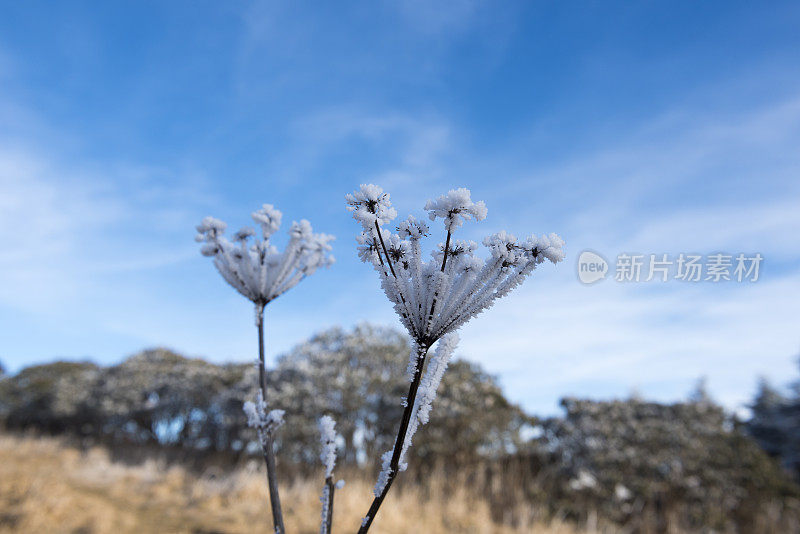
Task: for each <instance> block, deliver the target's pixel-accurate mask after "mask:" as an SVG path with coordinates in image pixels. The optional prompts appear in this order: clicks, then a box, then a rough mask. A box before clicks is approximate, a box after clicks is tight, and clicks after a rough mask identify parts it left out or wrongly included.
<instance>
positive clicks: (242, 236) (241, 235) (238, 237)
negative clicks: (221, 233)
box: [233, 226, 256, 242]
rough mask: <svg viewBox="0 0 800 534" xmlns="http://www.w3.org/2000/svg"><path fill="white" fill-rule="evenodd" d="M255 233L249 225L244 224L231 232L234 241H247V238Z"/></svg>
mask: <svg viewBox="0 0 800 534" xmlns="http://www.w3.org/2000/svg"><path fill="white" fill-rule="evenodd" d="M254 235H256V231H255V230H253V229H252V228H250V227H249V226H244V227H243V228H242V229H241V230H239V231H238V232H236V233H235V234H233V239H234V241H238V242H241V241H247V239H248V238H250V237H253V236H254Z"/></svg>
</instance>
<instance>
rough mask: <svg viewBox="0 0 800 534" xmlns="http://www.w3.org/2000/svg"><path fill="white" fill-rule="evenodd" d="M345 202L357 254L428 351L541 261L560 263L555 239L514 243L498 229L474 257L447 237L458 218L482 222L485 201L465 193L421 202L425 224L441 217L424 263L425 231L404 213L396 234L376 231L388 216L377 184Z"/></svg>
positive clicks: (473, 246)
mask: <svg viewBox="0 0 800 534" xmlns="http://www.w3.org/2000/svg"><path fill="white" fill-rule="evenodd" d="M346 199H347V203H348V209H349V210H350V211H352V212H353V216H354V218H355V219H356V220H358V221H359V222H360V223H361V224H362V226H363V231H362V233H361V235H360V236H358V237H357V241H358V244H359V246H358V250H359V257H360V258H361V260H362V261H364V262H365V263H370V264H372V265H373V267H374V268H375V270H376V271H377V272H378V274H379V276H380V278H381V286H382V288H383V290H384V292H385V293H386V296H387V297H388V298H389V300H390V301H391V302H392V304H393V305H394V307H395V311H396V312H397V314H398V315H399V316H400V320H401V322H402V323H403V325H404V326H405V327H406V329H407V330H408V332H409V334H410V335H411V337H412V339H413V340H414V342H415V344H416V345H417V347H419V348H423V349H424V348H428V347H430V346H431V345H433V344H434V343H435V342H436V341H437V340H439V339H440V338H442V336H444V335H445V334H447V333H449V332H454V331H455V330H457V329H458V328H459V327H460V326H461V325H463V324H464V323H466V322H467V321H469V320H470V319H471V318H472V317H475V316H476V315H478V314H479V313H481V312H482V311H484V310H486V309H487V308H489V307H490V306H492V304H494V302H495V301H496V300H497V299H498V298H501V297H503V296H505V295H507V294H508V293H509V292H510V291H511V290H512V289H514V288H515V287H517V286H518V285H520V284H521V283H522V282H523V280H524V279H525V277H527V276H528V275H530V274H531V272H533V270H534V269H535V268H536V266H537V265H539V264H540V263H542V262H543V261H545V260H549V261H551V262H553V263H557V262H559V261H561V260H562V259H563V258H564V251H563V246H564V241H562V240H561V238H560V237H558V236H557V235H556V234H550V235H547V236H530V237H528V238H526V239H524V240H522V241H518V240H517V238H516V237H515V236H513V235H511V234H509V233H507V232H505V231H501V232H498V233H496V234H494V235H491V236H488V237H486V238H485V239H484V240H483V244H484V245H485V246H486V247H487V248H488V249H489V256H488V258H487V259H485V260H484V259H482V258H481V257H479V256H478V255H477V249H478V244H477V243H475V242H473V241H462V240H458V239H454V238H453V232H454V231H455V230H456V229H458V228H459V227H460V226H461V225H462V224H463V223H464V221H466V220H475V221H482V220H483V219H485V218H486V214H487V210H486V206H485V204H484V203H483V202H482V201H478V202H473V201H472V199H471V196H470V192H469V190H468V189H465V188H460V189H454V190H452V191H449V192H448V193H447V194H446V195H442V196H441V197H439V198H438V199H436V200H428V202H427V203H426V204H425V210H426V211H428V215H429V217H430V219H431V220H436V219H438V218H441V219H443V221H444V228H445V232H446V238H445V241H444V243H443V244H440V245H439V246H438V247H436V248H435V249H434V250H433V252H432V254H431V258H430V259H429V260H427V261H425V260H424V259H423V254H422V249H421V241H422V238H423V237H426V236H427V235H428V234H429V232H430V229H429V228H428V225H427V224H426V223H425V222H423V221H420V220H418V219H417V218H415V217H414V216H409V217H408V218H407V219H406V220H405V221H403V222H401V223H400V224H399V225H398V226H397V232H398V233H397V234H394V233H391V232H389V231H387V230H385V229H383V228H382V226H383V225H384V223H386V222H388V221H389V220H391V219H393V218H394V217H395V216H396V212H395V210H394V208H392V207H391V203H390V202H389V195H388V194H387V193H384V192H383V190H382V189H381V188H380V187H378V186H376V185H362V186H361V187H360V189H359V190H357V191H356V192H355V193H353V194H350V195H347V197H346Z"/></svg>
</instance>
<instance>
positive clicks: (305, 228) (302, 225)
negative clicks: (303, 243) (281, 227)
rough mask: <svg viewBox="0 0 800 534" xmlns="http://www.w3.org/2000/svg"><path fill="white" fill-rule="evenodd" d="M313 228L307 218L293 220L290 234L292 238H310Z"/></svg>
mask: <svg viewBox="0 0 800 534" xmlns="http://www.w3.org/2000/svg"><path fill="white" fill-rule="evenodd" d="M312 232H313V229H312V228H311V223H310V222H308V221H307V220H305V219H302V220H301V221H300V222H296V221H295V222H293V223H292V228H291V229H290V230H289V235H290V236H291V237H292V239H309V238H310V237H311V234H312Z"/></svg>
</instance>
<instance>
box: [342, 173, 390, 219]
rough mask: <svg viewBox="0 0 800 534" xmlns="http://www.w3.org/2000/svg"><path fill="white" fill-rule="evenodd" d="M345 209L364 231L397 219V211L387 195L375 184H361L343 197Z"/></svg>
mask: <svg viewBox="0 0 800 534" xmlns="http://www.w3.org/2000/svg"><path fill="white" fill-rule="evenodd" d="M345 201H346V202H347V209H348V210H349V211H351V212H352V213H353V218H354V219H356V220H357V221H358V222H360V223H361V225H362V226H363V227H364V228H365V229H371V228H372V227H374V226H375V223H378V226H383V225H384V224H386V223H388V222H391V221H392V220H393V219H394V218H395V217H397V211H396V210H395V209H394V208H393V207H392V203H391V202H390V201H389V194H388V193H384V192H383V189H381V188H380V187H378V186H377V185H375V184H362V185H361V187H360V188H359V189H357V190H356V191H354V192H353V193H350V194H347V195H346V196H345Z"/></svg>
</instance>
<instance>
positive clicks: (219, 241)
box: [195, 204, 334, 320]
mask: <svg viewBox="0 0 800 534" xmlns="http://www.w3.org/2000/svg"><path fill="white" fill-rule="evenodd" d="M252 217H253V220H254V221H255V222H256V223H258V225H259V226H260V227H261V238H260V239H259V238H257V236H256V231H255V230H254V229H253V228H250V227H247V226H246V227H244V228H242V229H241V230H239V231H238V232H236V233H235V234H234V236H233V241H230V240H228V239H226V238H225V235H224V233H225V229H226V227H227V225H226V224H225V223H224V222H222V221H220V220H218V219H215V218H214V217H206V218H204V219H203V220H202V221H201V223H200V224H199V225H198V226H197V232H198V233H197V236H196V238H195V239H196V240H197V241H198V242H201V243H203V245H202V247H201V248H200V252H201V253H202V254H203V255H204V256H209V257H213V258H214V266H215V267H216V268H217V270H218V271H219V273H220V275H222V277H223V278H224V279H225V281H226V282H228V284H230V285H231V286H232V287H233V288H234V289H236V290H237V291H238V292H239V293H241V294H242V295H244V296H245V297H247V298H248V299H249V300H251V301H252V302H254V303H255V304H256V306H257V308H258V307H261V308H263V306H264V305H266V304H267V303H269V302H270V301H272V300H273V299H275V298H277V297H279V296H280V295H282V294H283V293H285V292H286V291H288V290H289V289H291V288H293V287H294V286H295V285H297V284H298V283H299V282H300V281H301V280H303V279H304V278H305V277H307V276H309V275H311V274H313V273H314V272H316V270H317V269H319V268H320V267H327V266H329V265H331V264H332V263H333V261H334V259H333V256H332V255H331V254H330V251H331V248H332V247H331V245H330V242H331V241H332V240H333V239H334V238H333V236H330V235H327V234H315V233H314V232H313V230H312V228H311V224H310V223H309V222H308V221H306V220H301V221H300V222H295V223H292V226H291V228H290V230H289V242H288V244H287V245H286V248H285V249H284V250H283V251H279V250H278V249H277V248H276V247H275V246H274V245H273V244H272V243H271V242H270V239H271V237H272V236H273V234H275V232H276V231H277V230H278V229H279V228H280V224H281V219H282V214H281V212H280V211H278V210H277V209H275V207H274V206H272V205H271V204H264V205H263V206H262V207H261V209H259V210H258V211H255V212H253V214H252ZM257 320H260V315H258V316H257Z"/></svg>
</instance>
